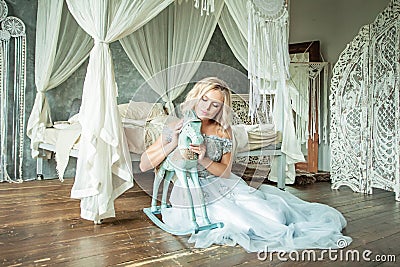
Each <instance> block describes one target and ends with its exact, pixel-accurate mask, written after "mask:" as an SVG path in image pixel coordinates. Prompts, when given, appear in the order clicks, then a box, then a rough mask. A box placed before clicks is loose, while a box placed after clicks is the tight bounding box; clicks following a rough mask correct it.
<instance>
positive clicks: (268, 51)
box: [27, 0, 304, 222]
mask: <svg viewBox="0 0 400 267" xmlns="http://www.w3.org/2000/svg"><path fill="white" fill-rule="evenodd" d="M210 2H214V6H213V8H212V9H211V8H210V12H208V14H207V12H205V13H204V14H202V13H201V12H200V11H199V10H198V9H196V8H193V3H192V2H191V1H189V2H188V1H179V0H177V1H173V0H152V1H149V0H132V1H115V0H113V1H109V0H101V1H98V0H88V1H80V0H66V1H63V0H57V1H54V0H51V1H49V0H39V2H38V3H39V5H38V20H37V39H36V64H35V68H36V69H35V71H36V79H35V82H36V86H37V94H36V100H35V104H34V107H33V110H32V113H31V116H30V118H29V121H28V127H27V132H28V136H29V137H30V138H31V148H32V156H33V157H35V158H36V157H38V155H39V150H40V149H39V148H40V145H41V144H44V143H45V140H44V137H45V132H46V129H47V128H48V127H51V126H53V123H52V121H51V117H50V109H49V105H48V103H47V98H46V91H48V90H50V89H53V88H56V87H57V86H58V85H59V84H61V83H62V82H63V81H65V80H66V79H67V78H68V77H69V76H70V75H71V74H72V73H73V72H74V71H75V70H76V69H77V68H78V67H79V66H80V65H81V64H82V63H83V62H84V61H85V60H86V59H87V57H88V56H89V63H88V67H87V74H86V77H85V82H84V86H83V94H82V104H81V107H80V111H79V124H80V125H81V129H80V135H79V150H74V149H72V150H71V151H74V153H76V155H77V157H78V159H77V168H76V176H75V182H74V186H73V188H72V190H71V197H73V198H78V199H81V217H82V218H85V219H88V220H93V221H95V222H98V221H100V220H101V219H103V218H107V217H113V216H115V211H114V200H115V199H116V198H117V197H118V196H119V195H121V194H122V193H123V192H125V191H126V190H127V189H129V188H130V187H132V186H133V172H132V165H131V156H130V153H129V148H128V140H127V139H128V138H127V135H126V131H125V132H124V127H123V125H124V124H125V125H126V123H124V122H123V121H122V120H121V116H120V112H119V109H118V105H117V96H118V88H117V84H116V82H115V78H114V74H113V71H114V70H113V62H112V57H111V52H110V49H109V43H111V42H114V41H117V40H118V41H120V42H121V44H122V47H123V49H124V50H125V52H126V54H127V56H128V57H129V59H130V60H131V61H132V63H133V65H134V66H135V68H136V69H137V70H138V71H139V73H140V74H141V75H142V76H143V77H144V78H145V80H146V83H147V85H148V86H149V87H150V88H151V89H152V90H154V91H155V92H156V93H157V94H158V95H159V96H160V98H161V102H162V103H163V105H164V108H165V110H166V111H167V112H168V114H169V115H175V112H176V111H175V107H174V102H173V101H174V100H175V99H176V98H177V97H178V96H180V95H181V94H182V92H183V91H184V90H185V88H186V86H187V84H188V83H190V82H191V79H192V78H193V76H194V75H195V73H196V71H197V70H198V68H199V66H200V64H201V60H202V59H203V56H204V54H205V51H206V49H207V46H208V44H209V41H210V39H211V36H212V33H213V32H214V29H215V27H216V25H217V23H218V24H219V26H220V28H221V30H222V32H223V35H224V37H225V38H226V40H227V42H228V44H229V46H230V47H231V48H232V50H233V52H234V54H235V56H236V57H237V58H238V60H239V61H240V63H241V64H242V65H243V66H244V67H245V68H246V69H247V70H248V72H249V80H250V92H249V115H250V117H251V120H252V121H253V122H254V121H255V120H256V116H257V115H256V113H257V111H258V110H260V109H261V110H263V111H264V112H267V102H268V101H267V98H266V95H268V94H272V95H274V100H273V101H274V105H273V107H274V108H273V110H271V112H272V113H273V123H274V130H275V131H280V132H282V145H281V149H280V150H278V152H277V153H282V155H284V156H285V159H286V163H287V166H285V167H286V169H288V167H289V170H292V172H288V171H287V175H290V174H291V175H292V178H293V170H294V163H296V162H299V161H302V160H304V158H303V155H302V153H301V151H300V149H299V145H298V142H297V140H296V138H295V133H294V131H295V129H294V125H293V118H292V116H291V114H292V109H291V107H290V101H289V95H288V93H287V89H286V86H287V85H286V81H287V78H288V58H289V55H288V52H287V26H288V25H287V16H288V13H287V9H286V2H285V1H284V0H270V1H256V0H254V1H247V2H246V1H235V0H225V1H210ZM263 2H268V4H269V5H265V6H264V5H263ZM263 7H265V8H266V9H265V8H264V9H262V8H263ZM248 10H249V12H250V13H247V12H248ZM260 11H261V12H260ZM249 16H251V23H248V19H247V17H249ZM74 19H75V20H74ZM182 21H185V22H189V21H190V23H179V22H182ZM249 25H250V26H251V27H250V26H249ZM248 26H249V27H248ZM188 27H190V28H188ZM249 28H252V30H251V31H248V29H249ZM54 36H56V37H58V38H54ZM188 40H190V44H188V43H187V41H188ZM262 40H266V41H265V42H263V41H262ZM248 47H249V48H250V47H251V48H252V49H250V50H251V51H252V53H250V54H249V53H248V50H249V49H248ZM44 48H45V49H44ZM71 51H73V52H71ZM254 53H255V54H254ZM261 55H263V56H261ZM264 58H268V60H266V59H265V60H261V61H260V60H255V59H264ZM187 62H190V64H189V63H187ZM125 129H126V127H125ZM48 148H49V147H48ZM49 149H50V148H49ZM69 154H71V153H69ZM283 177H284V176H283ZM281 183H283V181H282V180H281V182H280V184H281Z"/></svg>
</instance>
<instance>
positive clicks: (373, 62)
mask: <svg viewBox="0 0 400 267" xmlns="http://www.w3.org/2000/svg"><path fill="white" fill-rule="evenodd" d="M399 9H400V0H392V1H391V3H390V4H389V6H388V7H387V8H386V9H385V10H384V11H383V12H382V13H381V14H380V15H379V16H378V17H377V18H376V20H375V21H374V23H372V24H370V25H366V26H364V27H362V28H361V30H360V32H359V34H358V35H357V36H356V37H355V38H354V40H353V41H352V42H351V43H350V44H348V46H347V47H346V49H345V50H344V51H343V52H342V54H341V56H340V57H339V60H338V62H337V63H336V65H335V66H334V69H333V77H332V80H331V96H330V100H331V132H330V136H331V151H332V156H331V169H332V170H331V179H332V188H333V189H337V188H339V187H340V186H342V185H346V186H349V187H350V188H351V189H352V190H353V191H356V192H364V193H368V194H371V193H372V190H373V188H381V189H385V190H390V191H394V192H395V195H396V200H398V201H400V195H399V191H400V190H399V189H400V182H399V180H400V153H399V152H400V151H399V149H400V116H399V115H400V112H399V111H400V106H399V104H400V101H399V90H400V87H399V74H400V72H399V71H400V69H399V59H400V58H399V49H400V47H399V44H400V43H399V41H400V38H399V36H400V31H399V28H400V20H399V13H400V10H399Z"/></svg>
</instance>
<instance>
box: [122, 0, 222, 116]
mask: <svg viewBox="0 0 400 267" xmlns="http://www.w3.org/2000/svg"><path fill="white" fill-rule="evenodd" d="M223 4H224V2H223V1H217V2H215V11H214V12H213V13H210V15H208V16H204V15H203V16H201V14H200V12H198V10H197V9H195V8H193V3H191V2H185V1H184V2H182V3H180V4H178V3H175V4H174V5H171V6H169V7H168V8H167V10H164V11H163V12H162V13H161V14H159V15H158V16H157V17H155V18H154V19H153V20H151V21H150V22H149V23H147V24H146V25H144V26H143V27H142V28H141V29H139V30H137V31H136V32H134V33H133V34H131V35H129V36H127V37H125V38H123V39H122V40H120V41H121V44H122V46H123V48H124V50H125V52H126V53H127V54H128V56H129V58H130V60H131V61H132V63H133V64H134V66H135V67H136V69H137V70H138V71H139V73H140V74H141V75H142V76H143V77H144V79H145V80H146V81H147V82H148V83H149V85H150V86H151V88H152V89H153V90H155V91H156V92H157V93H158V94H159V95H160V96H161V97H162V99H163V101H165V102H166V107H167V109H168V111H169V112H171V113H173V112H174V107H173V104H172V101H173V100H175V99H176V98H177V97H178V96H179V95H180V94H181V93H182V92H183V90H184V89H185V87H186V85H187V84H188V82H189V81H190V80H191V78H192V77H193V75H194V74H195V73H196V71H197V69H198V67H199V65H200V61H201V60H202V59H203V57H204V54H205V52H206V50H207V47H208V45H209V43H210V40H211V37H212V34H213V33H214V30H215V27H216V25H217V22H218V19H219V16H220V14H221V10H222V7H223Z"/></svg>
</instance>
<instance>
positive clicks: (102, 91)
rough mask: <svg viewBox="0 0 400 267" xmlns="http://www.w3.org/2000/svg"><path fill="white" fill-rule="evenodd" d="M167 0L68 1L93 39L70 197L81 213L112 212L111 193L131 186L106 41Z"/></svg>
mask: <svg viewBox="0 0 400 267" xmlns="http://www.w3.org/2000/svg"><path fill="white" fill-rule="evenodd" d="M170 3H171V0H168V1H166V0H153V1H148V0H132V1H124V0H86V1H82V0H67V4H68V8H69V10H70V12H71V13H72V15H73V16H74V18H75V19H76V21H77V22H78V24H79V25H80V26H81V27H82V28H83V29H84V30H85V31H86V32H87V33H88V34H89V35H90V36H91V37H92V38H93V39H94V47H93V49H92V50H91V52H90V57H89V64H88V68H87V73H86V77H85V82H84V86H83V95H82V105H81V109H80V115H79V120H80V123H81V125H82V132H81V141H80V142H81V143H80V148H79V155H78V162H77V170H76V177H75V183H74V185H73V188H72V191H71V197H73V198H79V199H81V217H82V218H85V219H88V220H93V221H98V220H101V219H103V218H107V217H113V216H115V210H114V200H115V198H117V197H118V196H119V195H121V194H122V193H123V192H124V191H126V190H127V189H128V188H130V187H132V185H133V175H132V170H131V161H130V155H129V151H128V147H127V143H126V139H125V136H124V134H123V130H122V124H121V118H120V115H119V112H118V108H117V99H116V97H117V95H118V92H117V85H116V82H115V77H114V69H113V62H112V57H111V52H110V49H109V43H111V42H113V41H116V40H118V39H120V38H123V37H125V36H126V35H128V34H130V33H132V32H133V31H135V30H137V29H138V28H139V27H141V26H143V25H144V24H146V23H147V22H148V21H149V20H150V19H152V18H153V17H154V16H155V15H157V14H158V13H159V12H160V11H161V10H163V9H164V8H166V6H168V5H169V4H170Z"/></svg>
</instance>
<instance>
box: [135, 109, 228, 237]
mask: <svg viewBox="0 0 400 267" xmlns="http://www.w3.org/2000/svg"><path fill="white" fill-rule="evenodd" d="M200 128H201V120H200V119H199V118H197V116H196V115H195V113H194V112H193V111H189V112H187V113H186V114H185V116H184V121H183V126H182V128H181V131H180V134H179V137H178V146H177V148H175V150H174V151H172V152H171V153H170V154H169V155H168V156H167V158H166V159H165V160H164V161H163V162H162V163H161V164H160V166H159V169H158V170H157V172H156V174H155V177H154V183H153V196H152V200H151V207H150V208H144V209H143V211H144V213H145V214H146V215H147V216H148V217H149V218H150V220H152V221H153V223H154V224H156V225H157V226H158V227H160V228H161V229H163V230H164V231H166V232H169V233H171V234H173V235H187V234H192V233H198V232H199V231H202V230H210V229H215V228H222V227H223V226H224V224H223V223H222V222H218V223H211V222H210V220H209V218H208V216H207V210H206V205H205V203H204V198H203V192H202V190H201V187H200V183H199V177H198V173H197V156H198V155H197V154H196V153H194V152H192V151H190V150H189V146H190V144H193V145H200V144H201V143H203V140H204V139H203V136H202V135H201V133H200ZM175 175H176V177H177V179H178V180H179V182H180V184H181V186H183V187H184V191H185V197H186V198H187V199H186V200H187V201H186V203H187V204H188V207H187V208H189V212H190V217H191V221H192V227H189V229H185V230H181V229H173V228H172V227H169V226H168V225H166V224H165V223H164V222H162V221H161V220H160V219H159V218H158V217H157V216H156V215H157V214H160V213H161V211H162V210H163V209H168V208H171V206H170V205H169V204H167V194H168V188H169V184H170V183H171V181H172V179H173V177H174V176H175ZM163 179H164V185H163V190H162V198H161V205H160V206H157V196H158V190H159V187H160V183H161V181H162V180H163ZM189 179H190V180H191V181H190V182H191V183H189ZM189 184H193V185H194V188H192V190H191V188H190V185H189ZM192 192H193V193H194V194H196V196H195V197H196V199H198V200H199V202H200V203H199V204H200V205H201V207H200V208H199V209H196V210H197V211H201V213H202V219H203V221H204V222H205V225H202V226H199V224H198V222H197V219H196V212H195V208H194V203H193V196H192Z"/></svg>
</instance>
